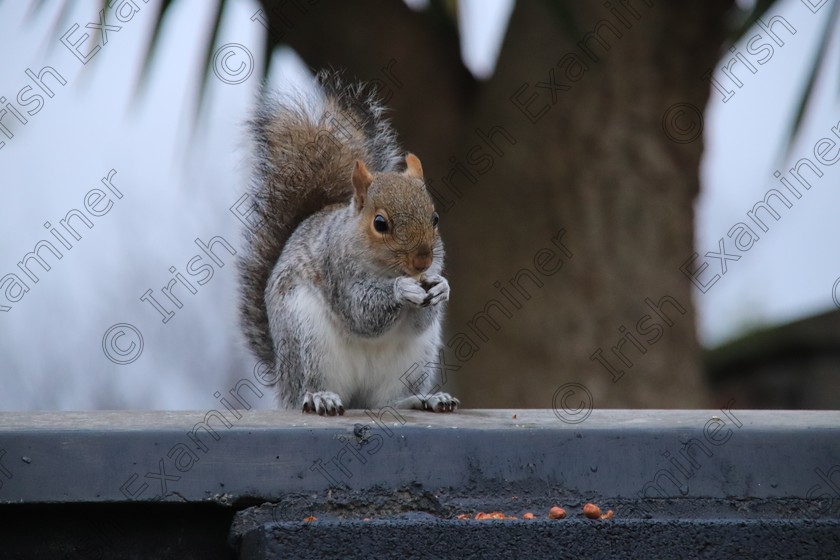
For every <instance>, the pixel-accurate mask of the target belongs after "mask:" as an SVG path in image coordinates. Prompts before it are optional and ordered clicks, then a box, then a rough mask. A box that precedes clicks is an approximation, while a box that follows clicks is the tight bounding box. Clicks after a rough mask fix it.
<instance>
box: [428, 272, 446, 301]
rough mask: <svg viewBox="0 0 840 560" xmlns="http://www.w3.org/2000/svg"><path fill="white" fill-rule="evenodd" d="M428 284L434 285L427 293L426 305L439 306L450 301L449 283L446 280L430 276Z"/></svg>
mask: <svg viewBox="0 0 840 560" xmlns="http://www.w3.org/2000/svg"><path fill="white" fill-rule="evenodd" d="M426 282H428V283H430V284H433V286H432V287H431V288H429V291H428V292H427V293H426V299H425V301H424V302H423V304H424V305H437V304H439V303H442V302H444V301H448V300H449V282H447V281H446V278H444V277H443V276H440V275H437V274H435V275H434V276H429V277H428V278H427V279H426Z"/></svg>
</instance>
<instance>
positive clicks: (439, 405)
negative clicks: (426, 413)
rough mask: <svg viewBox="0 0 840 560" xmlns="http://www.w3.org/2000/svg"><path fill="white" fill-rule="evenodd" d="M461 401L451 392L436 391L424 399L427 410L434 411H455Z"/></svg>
mask: <svg viewBox="0 0 840 560" xmlns="http://www.w3.org/2000/svg"><path fill="white" fill-rule="evenodd" d="M460 404H461V401H459V400H458V399H456V398H455V397H453V396H452V395H450V394H449V393H435V394H434V395H431V396H430V397H428V398H427V399H426V400H424V401H423V407H424V408H425V410H431V411H432V412H455V411H456V410H458V405H460Z"/></svg>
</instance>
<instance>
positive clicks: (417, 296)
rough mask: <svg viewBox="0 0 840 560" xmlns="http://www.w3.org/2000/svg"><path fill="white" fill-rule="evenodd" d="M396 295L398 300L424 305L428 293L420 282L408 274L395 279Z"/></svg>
mask: <svg viewBox="0 0 840 560" xmlns="http://www.w3.org/2000/svg"><path fill="white" fill-rule="evenodd" d="M394 296H395V297H396V298H397V301H407V302H409V303H413V304H414V305H423V302H424V301H425V300H426V297H427V296H428V294H427V293H426V290H425V289H423V286H421V285H420V282H418V281H417V280H415V279H414V278H410V277H408V276H400V277H399V278H397V279H396V280H395V281H394Z"/></svg>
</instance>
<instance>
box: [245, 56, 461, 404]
mask: <svg viewBox="0 0 840 560" xmlns="http://www.w3.org/2000/svg"><path fill="white" fill-rule="evenodd" d="M316 84H317V86H318V88H317V89H318V93H317V94H315V95H305V94H301V93H296V94H291V95H287V96H278V95H266V94H265V93H264V95H263V100H262V101H261V102H260V104H259V107H258V109H257V111H256V115H255V117H254V118H253V119H252V121H251V122H250V123H249V124H250V132H251V135H252V136H253V141H254V148H255V152H254V159H255V162H254V173H253V177H252V180H251V186H250V194H251V195H252V197H253V200H254V205H255V206H254V209H253V211H254V212H255V217H256V219H255V221H256V223H258V224H259V227H258V228H254V229H246V233H245V237H246V240H245V245H246V251H245V253H244V256H243V257H242V258H241V259H240V261H239V263H238V264H239V276H240V284H241V302H240V311H241V322H242V325H243V328H244V332H245V336H246V338H247V340H248V343H249V345H250V347H251V349H252V350H253V352H254V353H255V354H256V356H257V357H258V358H259V359H260V360H262V361H263V363H264V364H266V365H267V367H270V368H271V371H272V373H273V374H274V379H276V380H277V381H276V389H277V396H278V400H279V403H280V405H281V406H282V407H283V408H286V409H296V408H297V409H301V410H302V411H303V412H305V413H316V414H319V415H322V416H323V415H329V416H334V415H342V414H344V410H345V407H346V408H379V407H384V406H393V407H395V408H414V409H419V410H429V411H434V412H452V411H455V410H456V409H457V408H458V405H459V404H460V401H459V400H458V399H456V398H454V397H452V396H451V395H449V394H448V393H443V392H434V393H432V391H433V388H434V387H435V386H436V385H435V381H436V379H435V376H434V375H433V374H432V373H433V372H429V373H426V372H425V371H424V369H425V366H426V365H428V364H429V363H436V360H437V359H438V355H439V351H440V348H441V323H442V319H443V312H444V307H445V304H446V302H447V301H448V299H449V291H450V290H449V283H448V282H447V280H446V278H444V277H443V276H442V269H443V258H444V250H443V242H442V241H441V238H440V234H439V233H438V221H439V218H440V217H439V215H438V213H437V212H435V209H434V204H433V201H432V197H431V196H430V194H429V192H428V191H427V189H426V186H425V183H424V181H423V168H422V165H421V163H420V160H419V159H418V158H417V157H416V156H415V155H413V154H411V153H407V154H405V155H403V153H402V152H401V150H400V148H399V146H398V144H397V140H396V134H395V133H394V131H393V129H392V127H391V124H390V122H389V121H388V120H387V119H385V118H384V115H383V113H384V111H385V109H384V108H383V106H382V105H381V104H380V103H379V101H378V100H377V98H376V95H375V93H374V92H373V91H371V89H370V88H369V87H367V86H366V85H364V84H363V83H361V82H359V83H346V82H344V81H343V80H342V79H341V77H340V76H339V75H338V74H337V73H335V72H322V73H319V74H318V75H317V77H316ZM418 370H419V372H420V373H419V374H415V375H414V376H413V377H410V372H415V371H418Z"/></svg>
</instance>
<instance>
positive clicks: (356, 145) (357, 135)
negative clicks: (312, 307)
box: [239, 72, 402, 368]
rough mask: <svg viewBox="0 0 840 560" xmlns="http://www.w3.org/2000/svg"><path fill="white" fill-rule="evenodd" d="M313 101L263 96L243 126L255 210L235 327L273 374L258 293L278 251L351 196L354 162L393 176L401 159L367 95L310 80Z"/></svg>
mask: <svg viewBox="0 0 840 560" xmlns="http://www.w3.org/2000/svg"><path fill="white" fill-rule="evenodd" d="M317 82H318V84H319V86H320V89H321V91H322V94H323V99H318V98H317V96H311V95H310V96H286V97H274V98H268V96H266V95H264V96H263V101H262V102H261V104H260V107H259V109H258V110H257V114H256V116H255V117H254V119H253V120H252V121H251V123H250V131H251V135H252V137H253V140H254V146H255V152H256V153H255V155H254V156H255V157H254V161H255V169H254V175H253V180H252V184H251V188H250V194H251V196H252V199H253V202H254V204H255V207H256V209H255V214H254V215H253V217H252V223H256V224H258V225H256V226H255V227H253V228H252V229H249V230H247V231H246V234H245V238H246V239H245V245H246V250H245V254H244V256H243V257H242V258H241V259H240V260H239V276H240V281H241V302H240V310H241V320H242V323H243V326H244V330H245V334H246V337H247V339H248V343H249V345H250V346H251V349H252V350H253V351H254V353H255V354H256V355H257V357H258V358H259V359H260V360H262V361H263V362H264V363H266V365H269V366H270V367H272V368H273V367H274V349H273V345H272V342H271V334H270V331H269V325H268V313H267V310H266V303H265V289H266V286H267V284H268V279H269V277H270V275H271V271H272V270H273V269H274V265H275V264H276V262H277V259H278V258H279V257H280V253H281V252H282V251H283V246H284V245H285V244H286V241H287V240H288V239H289V236H290V235H291V234H292V233H293V232H294V230H295V228H297V226H298V225H299V224H300V223H301V222H302V221H303V220H305V219H306V218H307V217H309V216H311V215H312V214H314V213H316V212H318V211H319V210H321V209H322V208H324V207H326V206H328V205H330V204H335V203H346V202H349V201H350V200H351V198H352V196H353V185H352V183H351V181H350V177H351V174H352V171H353V166H354V164H355V161H356V160H357V159H360V160H362V161H364V163H365V165H366V166H367V167H368V169H369V170H370V171H372V172H383V171H394V170H395V169H396V167H397V164H398V162H400V161H402V158H401V156H402V154H401V152H400V148H399V146H398V144H397V141H396V135H395V134H394V132H393V130H392V128H391V125H390V123H389V122H388V121H387V120H386V119H385V118H384V116H383V113H384V108H383V107H382V105H380V104H379V102H378V100H377V99H376V96H375V93H374V92H373V90H372V89H370V88H368V87H366V86H365V85H364V84H361V83H345V82H343V81H342V80H341V77H340V76H339V75H338V74H337V73H335V72H323V73H320V74H319V75H318V76H317Z"/></svg>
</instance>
